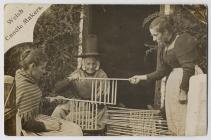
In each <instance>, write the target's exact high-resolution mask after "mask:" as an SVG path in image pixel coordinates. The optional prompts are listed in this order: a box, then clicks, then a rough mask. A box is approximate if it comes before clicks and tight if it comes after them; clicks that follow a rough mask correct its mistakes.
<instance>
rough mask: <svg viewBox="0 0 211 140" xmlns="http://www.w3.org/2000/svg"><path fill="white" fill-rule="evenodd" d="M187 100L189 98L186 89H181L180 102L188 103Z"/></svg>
mask: <svg viewBox="0 0 211 140" xmlns="http://www.w3.org/2000/svg"><path fill="white" fill-rule="evenodd" d="M187 100H188V97H187V93H186V91H184V90H182V89H180V93H179V102H180V103H181V104H186V103H187Z"/></svg>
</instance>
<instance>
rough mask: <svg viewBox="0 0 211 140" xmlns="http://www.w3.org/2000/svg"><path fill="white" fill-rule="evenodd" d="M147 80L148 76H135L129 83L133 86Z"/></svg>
mask: <svg viewBox="0 0 211 140" xmlns="http://www.w3.org/2000/svg"><path fill="white" fill-rule="evenodd" d="M143 80H147V76H146V75H135V76H133V77H131V78H129V82H130V83H131V84H138V83H139V82H140V81H143Z"/></svg>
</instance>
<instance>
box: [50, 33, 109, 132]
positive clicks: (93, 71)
mask: <svg viewBox="0 0 211 140" xmlns="http://www.w3.org/2000/svg"><path fill="white" fill-rule="evenodd" d="M96 41H97V39H96V36H94V35H90V36H89V38H88V39H87V46H86V49H85V50H86V52H84V53H83V54H82V55H80V56H79V57H81V58H82V65H81V68H80V69H77V70H75V71H74V72H73V73H72V74H70V76H69V77H68V78H67V79H65V80H63V81H60V82H58V83H57V85H62V86H64V85H67V86H69V87H72V88H69V89H70V90H71V91H69V96H68V98H76V99H81V100H91V88H92V84H91V81H90V80H78V79H79V78H86V77H89V78H107V74H106V73H105V72H104V71H103V70H102V69H100V68H99V67H100V61H99V59H98V58H99V53H98V52H97V43H96ZM62 86H61V87H62ZM71 93H72V94H71ZM70 103H71V102H68V103H65V104H61V105H58V106H57V107H56V108H55V110H54V112H53V113H52V116H53V117H57V118H63V119H66V120H71V119H70V118H71V115H72V114H70V107H71V104H70ZM84 111H85V110H84ZM105 111H106V107H104V106H101V108H100V111H99V112H98V122H99V127H100V128H103V127H104V125H103V124H102V123H101V121H102V120H103V118H104V116H105V115H104V114H105Z"/></svg>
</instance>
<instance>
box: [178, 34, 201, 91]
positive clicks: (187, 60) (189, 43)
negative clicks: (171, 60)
mask: <svg viewBox="0 0 211 140" xmlns="http://www.w3.org/2000/svg"><path fill="white" fill-rule="evenodd" d="M197 44H198V43H197V40H196V39H195V38H193V37H192V36H190V35H189V34H183V35H181V36H180V37H179V38H178V39H177V40H176V42H175V54H176V58H177V60H178V62H179V64H180V66H181V67H182V68H183V77H182V82H181V85H180V89H182V90H184V91H186V92H187V91H188V88H189V79H190V77H191V76H192V75H194V72H195V64H196V62H197V60H198V56H199V55H198V52H197V48H196V47H197Z"/></svg>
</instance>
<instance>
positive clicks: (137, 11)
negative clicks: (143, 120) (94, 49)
mask: <svg viewBox="0 0 211 140" xmlns="http://www.w3.org/2000/svg"><path fill="white" fill-rule="evenodd" d="M159 8H160V7H159V5H155V6H150V5H95V6H92V7H91V13H92V14H91V19H92V21H91V33H94V34H96V35H97V36H98V45H99V50H100V53H101V66H102V68H103V69H104V71H105V72H106V73H107V74H108V76H109V77H116V78H129V77H131V76H133V75H136V74H144V73H147V72H149V71H152V70H151V69H149V68H147V67H146V63H145V61H144V58H145V51H146V49H147V48H146V47H144V43H146V42H149V41H151V40H152V38H151V36H150V35H149V31H148V30H144V29H143V28H142V22H143V20H144V18H146V17H147V16H148V15H149V14H152V13H154V12H156V11H159ZM154 65H155V64H154ZM153 94H154V84H153V83H143V84H139V85H131V84H129V82H127V81H124V82H121V83H119V91H118V97H119V99H118V100H119V101H120V102H122V103H123V104H125V105H126V106H127V107H133V108H146V105H147V104H153V97H154V95H153Z"/></svg>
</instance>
